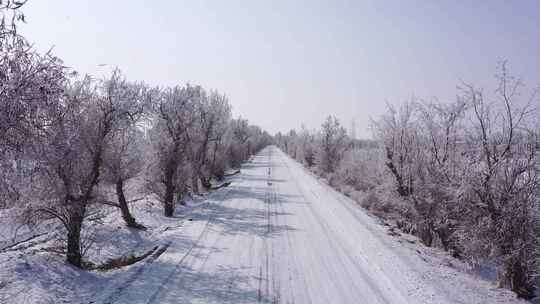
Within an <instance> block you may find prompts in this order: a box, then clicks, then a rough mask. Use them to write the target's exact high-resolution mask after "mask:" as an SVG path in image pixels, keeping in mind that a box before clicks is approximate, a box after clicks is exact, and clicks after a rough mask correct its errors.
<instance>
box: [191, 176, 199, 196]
mask: <svg viewBox="0 0 540 304" xmlns="http://www.w3.org/2000/svg"><path fill="white" fill-rule="evenodd" d="M191 190H192V192H193V193H194V194H199V192H200V191H199V178H198V177H197V174H193V175H192V176H191Z"/></svg>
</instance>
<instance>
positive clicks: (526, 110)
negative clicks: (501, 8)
mask: <svg viewBox="0 0 540 304" xmlns="http://www.w3.org/2000/svg"><path fill="white" fill-rule="evenodd" d="M499 71H500V73H499V75H498V76H497V79H498V84H499V85H498V88H497V90H496V96H495V100H494V102H488V101H486V98H485V97H484V94H483V93H482V92H481V91H480V90H478V89H476V88H474V87H473V86H471V85H465V86H464V93H463V96H462V98H463V99H464V100H466V101H467V102H468V103H469V104H470V105H471V107H472V114H471V117H472V118H471V120H472V125H471V128H469V132H468V137H467V138H466V140H467V141H466V142H467V151H465V153H466V158H467V163H466V168H467V170H466V171H465V174H464V179H463V180H464V184H463V187H462V188H463V189H464V196H463V199H464V201H465V202H466V203H468V204H467V205H466V208H468V212H469V213H470V214H471V215H470V217H469V218H468V220H469V221H468V222H466V224H467V225H464V230H465V231H466V233H465V236H466V237H465V238H464V245H465V251H466V254H468V255H469V256H470V257H472V258H475V259H495V260H498V261H499V262H500V263H501V265H502V269H501V272H500V283H501V284H502V285H506V286H509V287H510V288H511V289H512V290H514V291H515V292H517V293H518V294H520V295H523V296H530V295H531V294H532V292H533V289H534V288H533V280H534V279H535V277H536V276H537V275H538V274H539V273H540V267H539V266H540V264H539V263H538V261H539V258H540V256H539V253H540V250H539V248H540V242H539V240H540V222H539V218H538V214H539V212H540V201H539V198H540V196H539V194H540V175H539V173H540V171H539V158H538V133H537V130H535V128H534V127H533V126H534V125H533V123H535V120H536V119H537V118H538V112H537V110H535V109H534V108H533V107H532V104H533V103H534V102H537V98H538V90H534V91H533V93H532V94H531V95H530V97H523V95H522V90H523V84H522V82H521V81H520V80H519V79H516V78H514V77H512V76H511V75H510V74H509V73H508V70H507V67H506V64H505V63H502V64H501V66H500V69H499Z"/></svg>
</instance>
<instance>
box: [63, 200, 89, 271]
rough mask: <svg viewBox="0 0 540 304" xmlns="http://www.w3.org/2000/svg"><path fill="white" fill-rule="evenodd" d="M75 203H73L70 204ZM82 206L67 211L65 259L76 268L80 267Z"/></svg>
mask: <svg viewBox="0 0 540 304" xmlns="http://www.w3.org/2000/svg"><path fill="white" fill-rule="evenodd" d="M71 203H75V202H71ZM85 209H86V208H85V207H84V206H75V207H73V208H72V209H69V211H68V212H69V213H70V214H69V222H68V227H67V230H68V235H67V252H66V257H67V261H68V263H70V264H71V265H73V266H76V267H79V268H80V267H82V252H81V228H82V223H83V220H84V213H85V211H86V210H85Z"/></svg>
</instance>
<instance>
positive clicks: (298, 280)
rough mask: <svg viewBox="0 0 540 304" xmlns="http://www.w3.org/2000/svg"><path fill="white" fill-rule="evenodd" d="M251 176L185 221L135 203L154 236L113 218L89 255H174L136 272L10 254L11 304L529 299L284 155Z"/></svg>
mask: <svg viewBox="0 0 540 304" xmlns="http://www.w3.org/2000/svg"><path fill="white" fill-rule="evenodd" d="M241 171H242V173H241V174H239V175H237V176H235V177H233V178H231V181H232V184H231V185H230V186H229V187H227V188H222V189H220V190H217V191H215V192H213V193H211V194H207V195H206V196H204V197H199V198H197V199H194V200H192V201H189V202H188V206H187V207H179V208H178V209H177V215H176V217H174V218H165V217H163V216H162V212H161V208H160V206H159V205H157V204H156V203H152V201H148V200H146V201H140V202H137V203H135V204H134V205H133V209H134V214H135V216H136V218H137V219H140V221H141V222H142V223H144V224H145V225H146V226H147V227H148V228H149V229H148V230H147V231H136V230H129V229H127V228H125V227H124V225H123V223H122V222H121V218H120V217H119V216H118V215H117V214H112V213H111V214H110V215H109V216H108V217H106V218H105V220H104V222H103V223H102V224H100V225H101V227H100V229H98V230H97V231H99V234H98V235H96V243H95V244H94V246H93V248H94V249H92V251H90V252H88V258H89V259H90V260H91V261H93V262H96V263H99V262H103V261H105V260H107V259H108V258H111V257H118V256H120V255H122V254H126V253H136V254H141V253H143V252H145V251H148V250H150V249H151V248H153V247H154V246H159V248H162V249H165V251H164V252H163V254H161V255H159V256H150V257H148V258H146V259H144V260H143V261H141V262H139V263H136V264H134V265H131V266H128V267H125V268H122V269H117V270H111V271H82V270H78V269H76V268H73V267H71V266H69V265H68V264H67V263H66V262H65V261H64V256H63V255H59V254H55V253H53V252H51V251H53V250H52V249H51V248H55V244H54V242H53V241H52V240H51V239H50V237H49V235H48V234H44V235H42V236H39V237H37V238H36V239H34V240H32V241H29V242H26V243H23V244H21V245H19V246H18V247H17V246H16V247H14V248H12V249H10V250H7V251H4V252H2V253H0V263H1V265H2V267H1V268H0V278H1V279H0V280H1V284H2V285H1V289H0V297H1V298H0V299H1V301H2V303H156V304H157V303H259V302H262V303H486V304H487V303H526V302H524V301H520V300H517V299H516V297H515V295H514V294H513V293H512V292H510V291H509V290H506V289H499V288H496V287H495V285H494V283H492V282H488V281H484V280H482V279H480V278H478V277H476V276H474V275H472V274H469V273H467V272H466V267H465V266H464V265H462V263H461V262H459V261H457V260H455V259H453V258H451V257H450V256H448V255H447V254H446V253H443V252H441V251H438V250H435V249H430V248H426V247H423V246H421V245H419V244H418V242H417V241H416V240H415V239H414V238H413V237H410V236H391V235H390V234H389V233H388V227H386V226H384V225H381V224H380V222H379V221H378V220H377V219H376V218H374V217H372V216H370V215H368V214H367V213H366V212H365V211H363V210H362V209H361V208H360V207H358V205H357V204H355V203H354V202H352V201H351V200H350V199H348V198H347V197H345V196H343V195H341V194H340V193H338V192H336V191H334V190H332V189H331V188H330V187H329V186H327V185H326V184H324V183H323V182H321V181H319V180H318V179H317V178H316V177H315V176H313V175H312V174H311V173H310V172H308V171H307V170H305V169H304V168H303V167H302V166H301V165H300V164H298V163H297V162H295V161H294V160H292V159H291V158H289V157H288V156H286V155H285V154H284V153H282V152H281V151H280V150H278V149H277V148H275V147H269V148H266V149H265V150H263V151H262V152H261V153H259V154H258V155H257V156H256V157H254V158H253V159H252V161H251V162H249V163H247V164H245V165H244V166H243V168H242V170H241ZM113 212H116V211H113ZM7 218H8V217H7V216H6V215H4V217H2V219H3V221H4V224H5V223H6V219H7ZM8 228H9V227H7V226H5V225H4V229H3V231H4V232H5V233H7V232H6V231H7V230H9V229H8ZM47 229H50V230H54V225H50V226H49V227H47ZM34 233H35V232H34ZM4 243H6V241H4ZM4 246H5V245H4Z"/></svg>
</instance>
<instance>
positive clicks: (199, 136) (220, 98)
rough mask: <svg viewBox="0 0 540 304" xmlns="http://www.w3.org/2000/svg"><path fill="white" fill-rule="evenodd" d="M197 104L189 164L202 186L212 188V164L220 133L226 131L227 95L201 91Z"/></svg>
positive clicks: (219, 140)
mask: <svg viewBox="0 0 540 304" xmlns="http://www.w3.org/2000/svg"><path fill="white" fill-rule="evenodd" d="M197 101H198V102H197V104H196V115H197V118H196V123H195V124H194V127H193V130H192V131H191V132H189V136H188V138H189V140H190V146H191V149H190V152H191V156H190V159H191V163H192V165H193V173H194V174H195V177H196V178H197V179H199V180H200V182H201V184H202V186H203V187H204V188H205V189H207V190H208V189H210V188H211V187H212V185H211V183H210V179H211V178H212V166H215V162H216V158H217V157H218V155H216V154H217V153H218V152H222V151H220V149H219V145H220V143H221V139H222V138H223V134H224V133H225V132H226V130H227V124H228V123H229V120H230V116H231V113H230V112H231V108H230V105H229V102H228V100H227V97H226V96H224V95H221V94H219V93H218V92H216V91H213V92H211V93H210V95H208V96H207V95H206V94H203V95H202V96H201V98H199V99H198V100H197Z"/></svg>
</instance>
